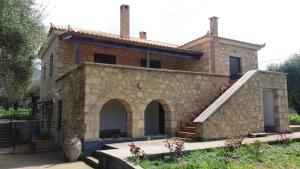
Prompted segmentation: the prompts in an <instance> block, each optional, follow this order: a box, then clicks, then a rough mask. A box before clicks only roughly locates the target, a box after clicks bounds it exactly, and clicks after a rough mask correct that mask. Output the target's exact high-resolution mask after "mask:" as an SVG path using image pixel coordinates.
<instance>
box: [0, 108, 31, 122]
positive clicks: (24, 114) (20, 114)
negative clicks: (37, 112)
mask: <svg viewBox="0 0 300 169" xmlns="http://www.w3.org/2000/svg"><path fill="white" fill-rule="evenodd" d="M12 115H13V119H16V120H29V119H32V114H31V109H26V108H19V109H18V110H17V111H15V110H14V109H12V108H10V109H9V110H4V109H3V108H2V107H0V119H10V118H11V116H12Z"/></svg>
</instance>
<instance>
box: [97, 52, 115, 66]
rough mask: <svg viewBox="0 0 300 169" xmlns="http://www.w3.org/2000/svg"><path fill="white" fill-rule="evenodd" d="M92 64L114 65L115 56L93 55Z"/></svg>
mask: <svg viewBox="0 0 300 169" xmlns="http://www.w3.org/2000/svg"><path fill="white" fill-rule="evenodd" d="M94 62H95V63H106V64H116V62H117V58H116V56H115V55H107V54H100V53H95V54H94Z"/></svg>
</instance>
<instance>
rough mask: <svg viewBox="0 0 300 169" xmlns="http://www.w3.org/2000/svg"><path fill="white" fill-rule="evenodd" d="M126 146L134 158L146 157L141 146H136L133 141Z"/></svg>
mask: <svg viewBox="0 0 300 169" xmlns="http://www.w3.org/2000/svg"><path fill="white" fill-rule="evenodd" d="M128 146H129V148H130V149H129V151H130V153H131V154H132V155H133V156H134V158H135V159H139V160H141V159H145V158H146V153H145V152H144V150H143V149H142V148H141V147H139V146H137V145H136V144H134V143H131V144H129V145H128Z"/></svg>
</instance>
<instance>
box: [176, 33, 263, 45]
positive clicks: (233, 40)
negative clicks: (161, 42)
mask: <svg viewBox="0 0 300 169" xmlns="http://www.w3.org/2000/svg"><path fill="white" fill-rule="evenodd" d="M206 37H216V38H219V39H223V40H228V41H232V42H237V43H243V44H247V45H251V46H256V47H260V48H262V47H265V44H255V43H249V42H243V41H239V40H235V39H230V38H224V37H220V36H211V35H207V34H206V35H204V36H201V37H199V38H196V39H194V40H192V41H189V42H187V43H185V44H183V45H181V46H179V47H178V48H184V47H185V46H186V45H189V44H191V43H193V42H195V41H197V40H200V39H203V38H206Z"/></svg>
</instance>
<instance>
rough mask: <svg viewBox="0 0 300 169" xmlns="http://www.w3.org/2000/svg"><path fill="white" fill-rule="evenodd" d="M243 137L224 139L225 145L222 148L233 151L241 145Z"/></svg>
mask: <svg viewBox="0 0 300 169" xmlns="http://www.w3.org/2000/svg"><path fill="white" fill-rule="evenodd" d="M243 140H244V138H243V137H229V138H227V139H226V141H225V147H224V150H225V151H226V152H233V151H234V150H235V149H237V148H239V147H241V145H242V142H243Z"/></svg>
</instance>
